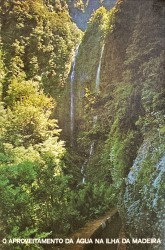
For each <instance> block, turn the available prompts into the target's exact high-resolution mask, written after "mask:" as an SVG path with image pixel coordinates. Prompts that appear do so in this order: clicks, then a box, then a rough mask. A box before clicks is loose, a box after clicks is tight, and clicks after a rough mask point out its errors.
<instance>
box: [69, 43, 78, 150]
mask: <svg viewBox="0 0 165 250" xmlns="http://www.w3.org/2000/svg"><path fill="white" fill-rule="evenodd" d="M78 48H79V46H77V48H76V51H75V54H74V57H73V62H72V71H71V75H70V135H71V136H70V137H71V146H73V142H74V116H75V102H74V98H75V97H74V79H75V66H76V57H77V54H78Z"/></svg>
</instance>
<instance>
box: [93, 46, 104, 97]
mask: <svg viewBox="0 0 165 250" xmlns="http://www.w3.org/2000/svg"><path fill="white" fill-rule="evenodd" d="M103 52H104V44H103V46H102V49H101V54H100V60H99V65H98V68H97V73H96V85H95V90H96V92H97V93H98V92H99V88H100V72H101V61H102V57H103Z"/></svg>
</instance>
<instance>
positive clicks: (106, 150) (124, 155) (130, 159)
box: [76, 0, 165, 249]
mask: <svg viewBox="0 0 165 250" xmlns="http://www.w3.org/2000/svg"><path fill="white" fill-rule="evenodd" d="M164 7H165V6H164V3H163V2H162V1H140V3H139V1H127V0H121V1H118V4H117V6H116V8H114V9H113V10H111V11H110V12H108V13H107V12H104V11H102V15H103V16H102V15H101V16H100V17H101V18H100V19H99V11H100V13H101V9H100V10H98V12H96V13H95V15H94V16H93V17H92V18H91V21H90V22H89V27H88V29H87V31H86V33H85V35H84V38H83V41H82V44H81V47H80V52H79V55H78V59H77V68H76V77H77V78H76V83H77V85H78V88H77V100H78V101H77V102H78V109H77V122H79V124H80V125H81V126H79V127H78V128H77V136H78V142H79V144H78V145H79V147H80V150H82V151H84V149H87V151H89V148H90V144H91V141H93V142H94V153H93V155H92V157H90V160H89V162H88V165H87V166H86V171H87V179H88V180H89V181H90V182H93V183H97V181H98V178H99V180H100V179H101V180H102V182H104V183H107V184H106V185H108V184H109V185H111V186H112V187H113V188H114V190H113V192H114V194H115V197H116V199H114V201H116V205H117V206H118V209H119V210H120V213H121V216H122V218H123V222H124V225H125V226H126V230H127V232H128V234H130V235H134V236H136V237H144V236H147V237H151V236H153V235H155V236H158V235H159V236H162V233H163V227H164V226H163V218H162V214H163V213H162V211H163V206H164V199H163V196H162V193H163V192H164V184H163V182H164V160H163V159H164V158H163V156H164V150H165V142H164V135H165V134H164V133H165V131H164V127H165V113H164V111H165V102H164V97H165V92H164V91H165V87H164V79H165V75H164V69H163V68H164V58H165V57H164V28H163V27H164ZM103 20H106V21H105V22H103ZM105 24H106V25H105ZM102 27H105V28H104V36H102V39H100V40H99V39H97V41H96V40H95V37H97V36H98V37H100V33H101V30H102ZM93 31H95V32H93ZM103 38H104V39H103ZM121 38H122V39H121ZM93 41H94V43H93ZM103 43H104V44H105V47H104V53H103V57H102V63H101V79H100V92H99V93H96V91H95V84H96V74H97V69H98V63H99V57H100V49H98V48H101V46H102V44H103ZM83 50H84V51H83ZM82 51H83V52H82ZM96 54H97V56H96V57H95V55H96ZM84 62H85V63H84ZM89 68H90V70H89ZM82 93H83V94H82ZM93 117H97V121H94V120H93ZM88 154H89V152H88ZM158 166H159V167H158ZM96 173H97V174H96ZM134 175H135V177H136V178H134V179H133V181H132V182H131V181H130V178H131V176H134ZM153 190H154V191H153ZM162 199H163V200H162ZM144 200H145V202H144ZM146 220H147V223H146V224H145V225H144V223H142V221H143V222H144V221H146ZM152 220H154V222H155V224H152V222H151V221H152ZM151 224H152V225H151ZM141 225H142V226H141ZM153 225H154V226H153ZM155 249H162V246H156V248H155Z"/></svg>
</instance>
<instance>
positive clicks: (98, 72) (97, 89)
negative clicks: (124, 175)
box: [81, 44, 104, 184]
mask: <svg viewBox="0 0 165 250" xmlns="http://www.w3.org/2000/svg"><path fill="white" fill-rule="evenodd" d="M103 52H104V44H103V46H102V49H101V54H100V60H99V65H98V68H97V73H96V84H95V92H96V93H98V92H99V88H100V73H101V62H102V57H103ZM97 119H98V116H97V115H95V116H93V128H95V127H96V123H97ZM94 146H95V142H94V141H92V142H91V145H90V149H89V157H88V158H87V159H86V160H85V162H84V164H83V165H82V167H81V174H82V176H83V178H82V184H85V179H86V177H85V176H86V175H85V167H86V165H87V164H88V162H89V160H90V158H91V156H92V155H93V153H94Z"/></svg>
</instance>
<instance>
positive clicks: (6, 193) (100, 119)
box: [0, 0, 165, 249]
mask: <svg viewBox="0 0 165 250" xmlns="http://www.w3.org/2000/svg"><path fill="white" fill-rule="evenodd" d="M74 4H75V6H76V8H79V9H81V10H83V11H85V8H84V4H88V1H74ZM161 6H163V2H160V3H159V4H158V5H157V4H156V3H154V4H153V5H152V1H141V2H140V4H139V3H138V2H137V1H127V0H121V1H118V3H117V5H116V7H115V8H113V9H112V10H111V11H107V10H106V9H105V8H104V7H101V8H100V9H98V10H97V11H96V12H94V13H93V15H92V16H91V19H90V21H89V23H88V28H87V30H86V31H85V33H84V35H83V37H82V32H81V31H80V30H79V29H78V28H77V27H76V25H75V24H74V23H73V22H72V20H71V18H70V16H69V13H68V1H62V0H59V1H54V0H51V1H44V0H35V1H34V0H33V1H32V0H25V1H20V0H12V1H2V3H1V4H0V7H1V8H0V14H1V41H0V42H1V43H0V215H1V224H0V233H1V235H2V237H4V238H12V237H16V238H28V237H29V238H45V237H47V236H49V237H52V238H53V237H64V236H66V235H68V234H70V233H71V232H73V231H74V230H76V229H78V228H79V227H81V226H82V225H83V224H84V223H85V222H86V221H87V220H89V219H90V218H97V216H99V215H100V214H103V213H104V212H105V211H106V210H108V209H109V208H110V207H112V206H116V207H118V210H119V212H120V214H121V217H122V219H123V222H124V226H125V222H126V221H127V227H126V230H127V233H128V234H130V233H131V235H134V236H136V237H146V236H147V237H152V236H153V235H156V236H157V237H160V236H161V233H162V229H163V222H162V221H163V218H162V215H163V211H164V210H163V206H164V197H163V194H164V188H165V186H164V181H163V180H164V179H163V178H164V162H165V161H164V150H165V141H164V135H165V113H164V110H165V103H164V95H165V88H164V58H165V57H164V43H163V41H164V40H163V39H164V37H163V34H164V33H163V26H164V21H163V20H164V19H163V11H162V9H163V8H161ZM155 8H156V9H155ZM142 26H143V29H142ZM121 38H122V39H121ZM81 39H82V40H81ZM80 40H81V44H80V47H79V52H78V55H77V58H76V65H75V78H74V79H75V82H74V93H75V105H76V106H75V131H74V136H75V138H74V141H75V145H74V146H73V147H70V146H69V137H70V132H69V129H70V128H69V124H70V122H69V104H70V89H69V76H70V70H71V64H72V59H73V52H74V50H75V48H76V47H77V45H78V44H79V43H80ZM103 45H104V51H103V54H102V58H101V51H102V48H103ZM100 60H101V65H100V69H101V71H100V86H99V91H96V75H97V70H98V68H99V67H98V66H99V63H100ZM62 129H63V131H62ZM84 177H85V183H84V181H83V178H84ZM152 218H153V221H154V223H153V225H154V226H153V225H151V222H152ZM144 222H145V224H144ZM139 225H142V226H141V228H142V229H141V228H140V227H139ZM154 227H155V228H154ZM2 247H3V246H2ZM7 247H8V246H7ZM13 247H15V246H13ZM16 247H17V248H13V249H21V248H19V246H16ZM28 247H29V246H27V249H28ZM35 247H36V249H43V247H42V246H34V249H35ZM157 249H159V248H157Z"/></svg>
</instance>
